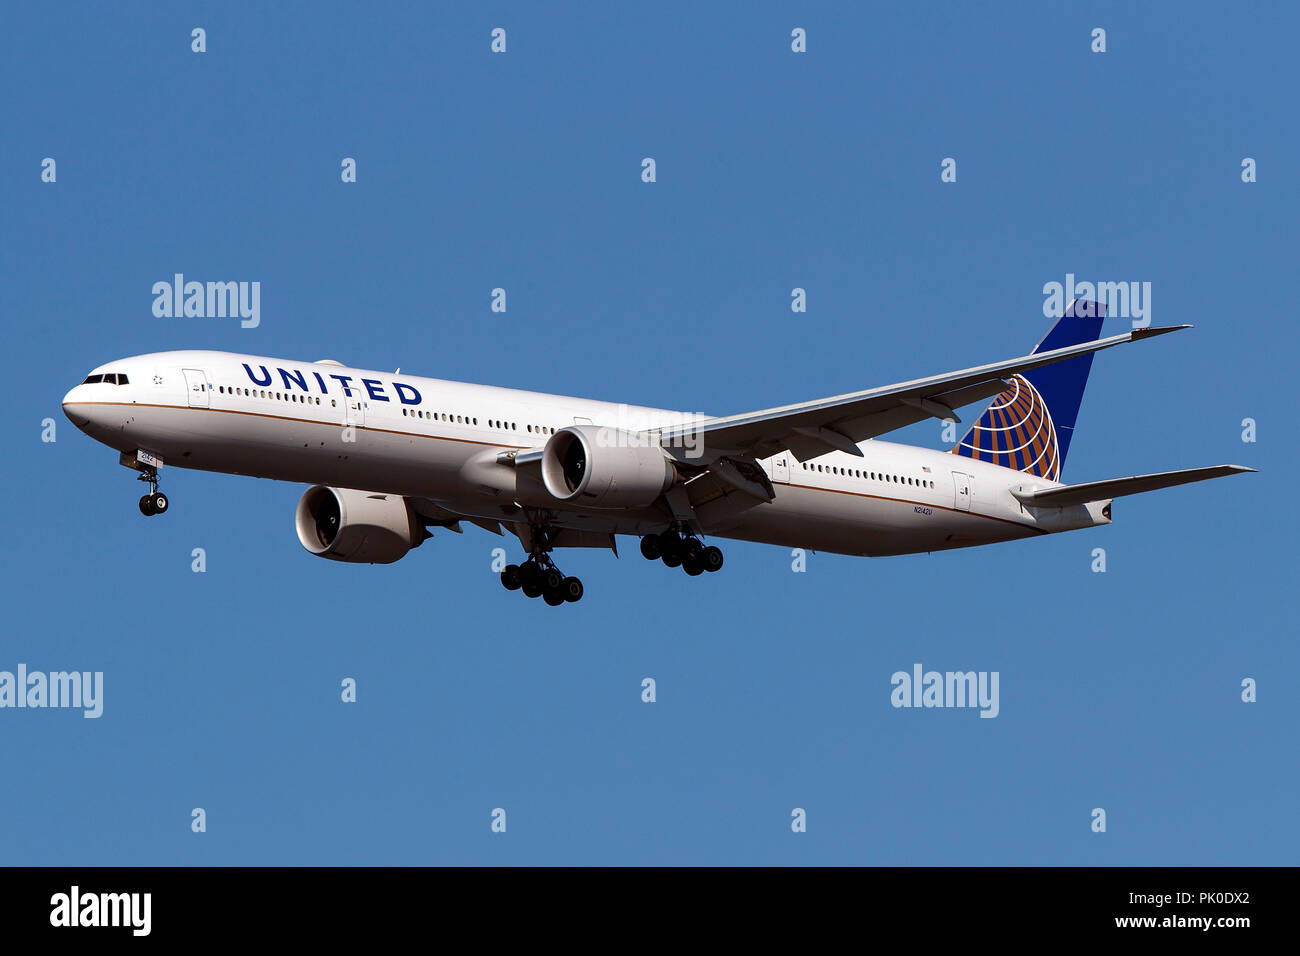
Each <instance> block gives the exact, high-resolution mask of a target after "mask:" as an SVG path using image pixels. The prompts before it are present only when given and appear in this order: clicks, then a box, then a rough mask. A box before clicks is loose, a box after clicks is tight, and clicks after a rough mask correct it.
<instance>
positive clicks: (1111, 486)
mask: <svg viewBox="0 0 1300 956" xmlns="http://www.w3.org/2000/svg"><path fill="white" fill-rule="evenodd" d="M1255 470H1256V469H1254V468H1247V467H1246V466H1245V465H1211V466H1210V467H1208V468H1187V469H1184V470H1183V471H1161V472H1157V473H1156V474H1154V475H1133V476H1132V477H1129V478H1110V479H1107V480H1106V481H1089V482H1085V483H1084V484H1081V485H1063V486H1062V487H1060V488H1042V489H1040V490H1038V491H1012V492H1011V493H1012V494H1013V495H1015V496H1016V498H1017V499H1018V500H1019V501H1020V502H1021V503H1022V504H1026V505H1033V506H1034V507H1037V508H1065V507H1068V506H1070V505H1086V504H1088V502H1090V501H1104V500H1106V499H1107V498H1119V497H1122V496H1124V495H1136V494H1141V493H1142V492H1144V491H1157V490H1159V489H1161V488H1170V487H1173V486H1174V485H1185V484H1187V483H1188V482H1191V481H1204V480H1205V479H1207V478H1222V477H1224V476H1225V475H1237V474H1241V473H1243V472H1247V471H1255Z"/></svg>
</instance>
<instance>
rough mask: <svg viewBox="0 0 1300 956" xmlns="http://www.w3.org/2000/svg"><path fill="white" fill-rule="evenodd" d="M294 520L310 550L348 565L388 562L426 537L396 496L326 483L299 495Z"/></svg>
mask: <svg viewBox="0 0 1300 956" xmlns="http://www.w3.org/2000/svg"><path fill="white" fill-rule="evenodd" d="M294 524H295V525H296V526H297V529H298V540H299V541H300V542H302V546H303V547H304V548H306V549H307V550H308V551H310V552H311V553H312V554H314V555H317V556H318V557H322V558H330V559H331V560H334V561H347V562H349V563H352V564H392V563H393V562H394V561H396V560H397V559H398V558H400V557H402V556H403V555H405V554H406V552H408V551H410V550H411V549H412V548H416V547H419V546H420V543H421V542H422V541H424V539H425V538H427V537H428V536H429V534H428V532H427V531H425V530H424V524H423V522H421V521H420V519H419V517H418V516H417V515H416V514H415V512H414V511H413V510H412V509H411V506H410V505H409V504H407V501H406V499H405V498H403V497H401V496H400V495H380V494H375V493H373V492H369V491H354V490H352V489H350V488H330V487H327V486H326V485H312V486H311V487H310V488H308V489H307V490H306V491H305V492H304V493H303V496H302V497H301V498H300V499H298V508H297V512H296V513H295V515H294Z"/></svg>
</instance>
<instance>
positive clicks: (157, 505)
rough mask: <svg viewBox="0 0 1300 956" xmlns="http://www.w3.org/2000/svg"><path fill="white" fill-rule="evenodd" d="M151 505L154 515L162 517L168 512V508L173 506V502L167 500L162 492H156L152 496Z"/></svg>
mask: <svg viewBox="0 0 1300 956" xmlns="http://www.w3.org/2000/svg"><path fill="white" fill-rule="evenodd" d="M150 504H152V505H153V513H154V514H156V515H160V514H165V513H166V512H167V506H168V505H169V504H171V502H169V501H168V500H167V496H166V495H165V494H163V493H162V492H161V491H155V492H154V493H153V495H152V496H151V501H150Z"/></svg>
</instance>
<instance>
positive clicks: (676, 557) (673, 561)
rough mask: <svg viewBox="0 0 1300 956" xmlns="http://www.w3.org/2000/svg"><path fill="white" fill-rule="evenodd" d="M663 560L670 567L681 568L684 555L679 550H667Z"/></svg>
mask: <svg viewBox="0 0 1300 956" xmlns="http://www.w3.org/2000/svg"><path fill="white" fill-rule="evenodd" d="M663 562H664V564H666V565H667V566H668V567H670V568H680V567H681V566H682V556H681V553H680V552H678V551H665V552H664V557H663Z"/></svg>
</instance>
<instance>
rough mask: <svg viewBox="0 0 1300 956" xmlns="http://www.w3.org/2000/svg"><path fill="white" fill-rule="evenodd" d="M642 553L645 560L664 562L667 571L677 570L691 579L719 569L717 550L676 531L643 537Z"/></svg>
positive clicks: (720, 554) (720, 564) (672, 529)
mask: <svg viewBox="0 0 1300 956" xmlns="http://www.w3.org/2000/svg"><path fill="white" fill-rule="evenodd" d="M641 554H642V556H643V557H645V559H646V560H647V561H663V563H664V564H666V565H667V566H668V567H670V568H678V567H679V568H681V569H682V570H683V571H685V572H686V573H687V574H689V575H690V576H691V577H695V576H696V575H700V574H703V573H704V572H705V571H717V570H718V569H719V568H721V567H722V550H721V549H720V548H715V547H714V546H713V545H708V546H707V547H706V546H705V544H704V542H702V541H701V540H700V539H699V538H697V537H695V535H693V534H687V535H683V534H682V533H681V532H679V531H677V530H676V529H675V528H669V529H668V530H667V531H665V532H663V533H662V534H648V535H646V536H645V537H644V538H642V539H641Z"/></svg>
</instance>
